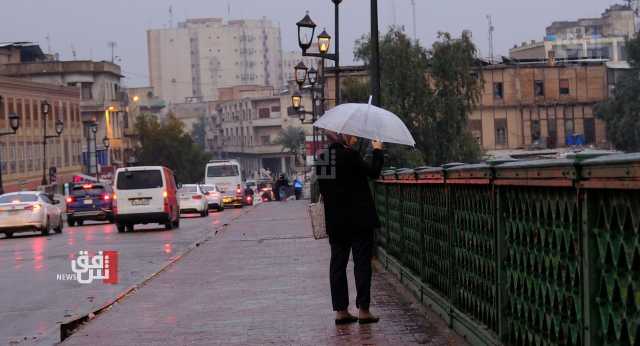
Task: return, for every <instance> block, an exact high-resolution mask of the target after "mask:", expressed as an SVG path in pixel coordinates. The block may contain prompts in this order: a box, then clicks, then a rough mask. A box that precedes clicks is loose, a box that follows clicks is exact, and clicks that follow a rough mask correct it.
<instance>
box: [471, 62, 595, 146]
mask: <svg viewBox="0 0 640 346" xmlns="http://www.w3.org/2000/svg"><path fill="white" fill-rule="evenodd" d="M607 71H608V69H607V65H606V64H605V63H604V62H597V63H587V62H577V63H567V64H558V65H550V64H544V63H543V64H540V63H538V64H499V65H490V66H487V67H484V68H483V69H482V71H481V76H482V79H483V89H482V94H481V98H480V102H479V104H478V107H477V108H476V109H474V110H473V111H472V112H471V114H470V116H469V124H468V125H469V128H470V130H471V131H472V133H473V135H474V137H475V138H476V140H477V141H478V142H479V143H480V144H481V146H482V148H483V149H484V150H487V151H494V150H514V149H525V150H528V149H543V148H563V147H568V146H572V145H576V144H584V145H587V146H591V145H592V146H594V147H607V139H606V133H605V124H604V122H603V121H601V120H600V119H597V118H596V116H595V114H594V107H595V106H596V104H597V103H599V102H601V101H604V100H606V99H607V97H608V84H607Z"/></svg>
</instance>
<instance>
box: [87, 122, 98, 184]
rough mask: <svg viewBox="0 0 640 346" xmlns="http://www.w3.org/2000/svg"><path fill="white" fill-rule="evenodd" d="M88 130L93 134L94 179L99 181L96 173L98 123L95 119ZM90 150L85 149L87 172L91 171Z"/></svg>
mask: <svg viewBox="0 0 640 346" xmlns="http://www.w3.org/2000/svg"><path fill="white" fill-rule="evenodd" d="M89 130H91V133H92V134H93V136H92V137H93V158H94V160H95V162H96V165H95V167H96V180H97V181H98V182H99V181H100V174H99V173H98V146H97V143H96V133H98V123H96V122H95V121H94V122H92V123H91V124H90V125H89ZM90 153H91V151H90V150H88V149H87V158H88V161H89V173H91V156H90Z"/></svg>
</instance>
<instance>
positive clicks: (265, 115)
mask: <svg viewBox="0 0 640 346" xmlns="http://www.w3.org/2000/svg"><path fill="white" fill-rule="evenodd" d="M258 116H259V117H260V119H264V118H269V117H271V111H270V110H269V108H260V109H259V110H258Z"/></svg>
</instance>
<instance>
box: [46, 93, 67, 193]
mask: <svg viewBox="0 0 640 346" xmlns="http://www.w3.org/2000/svg"><path fill="white" fill-rule="evenodd" d="M40 109H41V110H42V154H43V155H42V158H43V160H42V182H41V183H42V185H43V186H44V185H47V140H48V139H51V138H58V137H60V136H61V135H62V132H63V131H64V122H62V119H57V120H56V122H55V131H56V134H55V135H47V118H48V117H49V113H50V112H51V105H50V104H49V102H48V101H47V100H44V101H42V103H41V104H40Z"/></svg>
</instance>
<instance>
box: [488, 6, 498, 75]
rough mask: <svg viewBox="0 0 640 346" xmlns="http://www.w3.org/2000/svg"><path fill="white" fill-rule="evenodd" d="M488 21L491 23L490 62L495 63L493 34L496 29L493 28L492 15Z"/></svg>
mask: <svg viewBox="0 0 640 346" xmlns="http://www.w3.org/2000/svg"><path fill="white" fill-rule="evenodd" d="M487 21H488V22H489V61H490V62H491V63H493V58H494V56H493V32H494V31H495V30H496V28H495V27H494V26H493V17H491V15H490V14H488V15H487Z"/></svg>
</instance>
